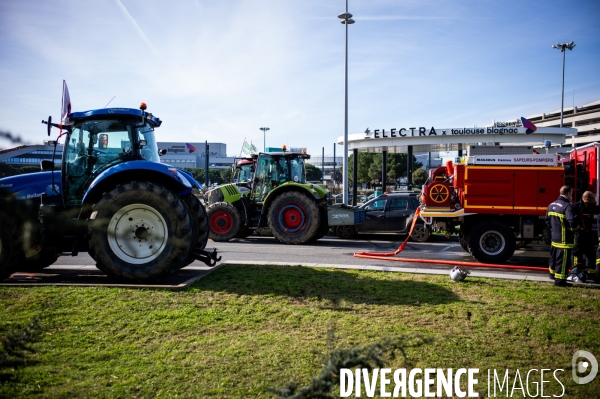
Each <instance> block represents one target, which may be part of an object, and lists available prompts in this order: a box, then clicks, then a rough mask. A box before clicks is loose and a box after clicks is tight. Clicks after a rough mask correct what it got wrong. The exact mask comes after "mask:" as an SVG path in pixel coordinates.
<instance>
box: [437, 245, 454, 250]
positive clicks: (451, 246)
mask: <svg viewBox="0 0 600 399" xmlns="http://www.w3.org/2000/svg"><path fill="white" fill-rule="evenodd" d="M450 248H454V246H453V245H450V246H448V247H446V248H442V249H441V250H440V251H447V250H449V249H450Z"/></svg>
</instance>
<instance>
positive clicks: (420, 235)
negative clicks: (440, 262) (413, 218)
mask: <svg viewBox="0 0 600 399" xmlns="http://www.w3.org/2000/svg"><path fill="white" fill-rule="evenodd" d="M430 235H431V233H429V229H428V228H427V226H425V225H424V224H423V223H417V224H415V228H414V229H413V232H412V234H411V235H410V238H411V239H412V240H413V241H416V242H425V241H427V240H429V236H430Z"/></svg>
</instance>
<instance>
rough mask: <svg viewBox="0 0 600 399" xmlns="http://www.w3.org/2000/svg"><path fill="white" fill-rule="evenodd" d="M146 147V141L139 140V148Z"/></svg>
mask: <svg viewBox="0 0 600 399" xmlns="http://www.w3.org/2000/svg"><path fill="white" fill-rule="evenodd" d="M147 145H148V141H146V140H140V148H144V147H145V146H147Z"/></svg>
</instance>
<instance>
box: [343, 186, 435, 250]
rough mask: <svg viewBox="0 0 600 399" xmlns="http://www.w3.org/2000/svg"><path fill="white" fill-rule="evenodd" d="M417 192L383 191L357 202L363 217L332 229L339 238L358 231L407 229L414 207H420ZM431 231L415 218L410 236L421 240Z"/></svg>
mask: <svg viewBox="0 0 600 399" xmlns="http://www.w3.org/2000/svg"><path fill="white" fill-rule="evenodd" d="M418 195H419V194H418V193H413V192H395V193H389V194H383V195H380V196H379V197H376V198H373V199H372V200H370V201H368V202H366V203H364V204H363V205H360V206H358V208H359V209H363V210H365V216H366V221H365V222H364V223H360V224H358V225H356V226H338V227H337V228H335V233H336V234H337V235H338V237H340V238H353V237H355V236H356V235H357V234H360V233H368V234H378V233H387V234H400V235H406V234H408V232H409V231H410V226H411V224H412V221H413V217H414V214H415V211H416V210H417V208H418V207H419V197H418ZM430 235H431V230H430V227H429V226H427V225H425V223H424V222H423V220H421V219H419V220H417V222H416V224H415V228H414V230H413V233H412V234H411V238H412V239H413V240H414V241H417V242H424V241H427V240H428V239H429V236H430Z"/></svg>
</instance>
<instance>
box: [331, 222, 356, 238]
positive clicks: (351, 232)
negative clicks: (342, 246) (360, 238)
mask: <svg viewBox="0 0 600 399" xmlns="http://www.w3.org/2000/svg"><path fill="white" fill-rule="evenodd" d="M335 232H336V234H337V236H338V237H339V238H342V239H344V240H350V239H352V238H354V237H355V236H356V227H354V226H351V225H350V226H338V227H337V228H336V229H335Z"/></svg>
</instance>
